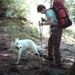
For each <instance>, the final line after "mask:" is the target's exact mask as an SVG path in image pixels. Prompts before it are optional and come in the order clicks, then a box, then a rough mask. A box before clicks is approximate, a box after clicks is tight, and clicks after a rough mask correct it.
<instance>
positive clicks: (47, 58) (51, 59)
mask: <svg viewBox="0 0 75 75" xmlns="http://www.w3.org/2000/svg"><path fill="white" fill-rule="evenodd" d="M44 59H46V60H49V61H54V59H53V58H50V57H49V56H46V57H44Z"/></svg>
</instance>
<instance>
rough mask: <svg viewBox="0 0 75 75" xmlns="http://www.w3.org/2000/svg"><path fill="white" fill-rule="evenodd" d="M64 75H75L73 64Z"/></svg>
mask: <svg viewBox="0 0 75 75" xmlns="http://www.w3.org/2000/svg"><path fill="white" fill-rule="evenodd" d="M64 75H75V62H74V63H73V65H72V66H71V68H70V69H69V70H68V72H67V73H65V74H64Z"/></svg>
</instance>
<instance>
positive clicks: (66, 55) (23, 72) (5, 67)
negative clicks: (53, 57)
mask: <svg viewBox="0 0 75 75" xmlns="http://www.w3.org/2000/svg"><path fill="white" fill-rule="evenodd" d="M10 42H11V41H10V40H9V41H6V44H7V45H8V46H9V48H7V49H4V50H0V75H51V74H49V73H48V71H49V72H50V71H54V72H56V73H58V74H59V75H63V74H64V73H65V72H67V71H68V69H69V68H70V67H71V65H72V64H73V62H74V60H75V50H74V49H75V47H74V46H72V45H71V44H67V43H65V42H64V41H63V40H62V43H61V47H60V51H61V55H62V57H63V60H62V64H63V65H62V67H52V66H51V65H50V64H51V62H50V61H45V62H44V63H42V58H40V59H39V58H38V56H37V55H35V54H34V53H33V52H29V56H28V58H27V59H25V54H23V55H22V59H21V61H20V63H19V64H18V65H15V64H14V63H15V62H16V60H15V59H13V52H12V50H11V48H10ZM43 43H45V44H46V45H47V39H44V40H43ZM37 44H40V41H39V42H38V43H37ZM42 52H43V53H44V54H46V55H47V48H45V49H43V50H42ZM44 71H46V72H47V73H46V72H44ZM4 73H6V74H4Z"/></svg>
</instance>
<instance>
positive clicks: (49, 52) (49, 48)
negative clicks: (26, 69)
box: [45, 34, 53, 61]
mask: <svg viewBox="0 0 75 75" xmlns="http://www.w3.org/2000/svg"><path fill="white" fill-rule="evenodd" d="M45 59H47V60H51V61H53V45H52V34H51V35H50V37H49V39H48V56H46V57H45Z"/></svg>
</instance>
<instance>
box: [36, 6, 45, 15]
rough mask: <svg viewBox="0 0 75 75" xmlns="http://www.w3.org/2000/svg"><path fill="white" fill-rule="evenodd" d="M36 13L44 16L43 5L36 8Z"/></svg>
mask: <svg viewBox="0 0 75 75" xmlns="http://www.w3.org/2000/svg"><path fill="white" fill-rule="evenodd" d="M37 12H39V13H41V14H45V13H46V7H45V6H44V5H39V6H38V7H37Z"/></svg>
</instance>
